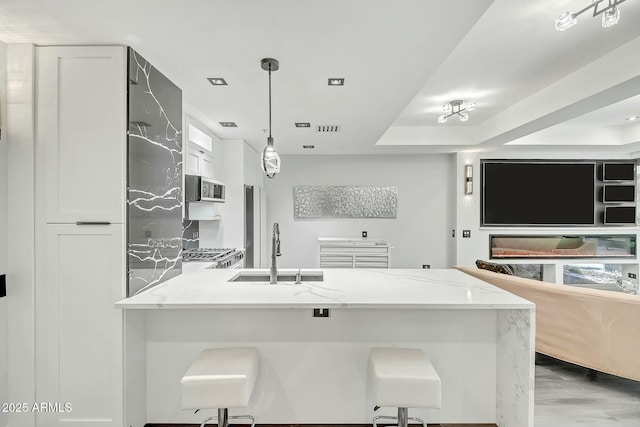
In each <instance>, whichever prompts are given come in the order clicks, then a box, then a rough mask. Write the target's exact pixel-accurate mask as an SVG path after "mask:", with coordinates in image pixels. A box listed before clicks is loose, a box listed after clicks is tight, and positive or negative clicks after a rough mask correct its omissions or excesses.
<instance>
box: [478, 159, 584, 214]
mask: <svg viewBox="0 0 640 427" xmlns="http://www.w3.org/2000/svg"><path fill="white" fill-rule="evenodd" d="M481 179H482V202H481V203H482V209H481V212H482V213H481V223H482V225H485V226H572V225H574V226H583V225H594V224H595V199H596V197H595V179H596V164H595V162H593V163H589V162H575V163H570V162H544V161H528V162H526V161H521V162H514V161H502V160H501V161H485V162H483V163H482V177H481Z"/></svg>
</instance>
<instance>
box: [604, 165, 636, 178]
mask: <svg viewBox="0 0 640 427" xmlns="http://www.w3.org/2000/svg"><path fill="white" fill-rule="evenodd" d="M635 174H636V168H635V165H634V164H633V163H604V164H603V165H602V180H603V181H633V180H634V179H636V175H635Z"/></svg>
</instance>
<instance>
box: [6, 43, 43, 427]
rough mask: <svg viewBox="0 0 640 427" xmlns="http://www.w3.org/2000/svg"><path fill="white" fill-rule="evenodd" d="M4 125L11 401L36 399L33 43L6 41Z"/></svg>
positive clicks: (17, 420) (22, 420)
mask: <svg viewBox="0 0 640 427" xmlns="http://www.w3.org/2000/svg"><path fill="white" fill-rule="evenodd" d="M7 64H8V66H7V97H6V100H7V101H6V104H5V105H6V109H5V114H6V118H7V120H6V126H5V125H3V127H4V128H6V130H7V132H6V134H5V132H4V129H3V137H5V136H6V138H7V139H6V142H7V143H8V144H7V153H8V154H7V176H8V182H10V183H11V185H9V186H8V188H7V199H8V203H7V207H8V209H7V211H8V213H7V224H8V225H7V242H10V243H9V245H10V247H11V251H9V252H8V253H7V284H8V285H7V287H8V288H9V289H8V290H7V293H8V294H9V295H8V297H7V298H6V300H7V301H6V304H7V308H8V310H7V312H8V319H9V320H8V331H7V341H8V343H9V345H8V348H9V351H8V366H10V368H11V369H10V370H9V374H10V375H9V378H8V384H9V386H8V390H9V398H8V401H9V402H35V401H36V393H35V372H34V366H35V347H34V343H35V305H36V298H35V291H34V264H33V260H34V258H35V246H34V241H35V230H34V224H35V219H34V206H35V200H34V191H33V189H34V188H35V187H34V185H35V184H34V177H35V165H34V159H35V157H34V152H35V128H34V83H33V82H34V66H35V63H34V46H33V45H29V44H9V45H7ZM8 417H9V425H11V426H12V427H13V426H33V425H34V424H35V414H33V413H26V414H25V413H10V414H9V415H8Z"/></svg>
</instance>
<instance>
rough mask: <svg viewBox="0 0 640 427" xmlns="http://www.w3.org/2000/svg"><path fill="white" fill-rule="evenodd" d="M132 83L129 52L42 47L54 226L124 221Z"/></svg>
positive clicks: (41, 109)
mask: <svg viewBox="0 0 640 427" xmlns="http://www.w3.org/2000/svg"><path fill="white" fill-rule="evenodd" d="M126 83H127V79H126V49H125V48H124V47H118V46H101V47H42V48H37V64H36V94H37V103H36V105H37V107H36V108H37V110H36V120H37V122H36V127H37V130H38V131H37V133H36V135H37V136H36V137H37V144H38V146H39V147H42V148H43V150H44V152H43V153H40V154H41V155H42V159H43V160H44V161H43V164H42V165H41V166H42V168H39V169H37V170H36V173H38V172H41V173H42V174H43V175H44V177H43V178H44V179H41V180H40V181H39V182H40V184H41V185H43V186H44V188H45V190H46V191H45V192H44V194H45V197H46V201H45V202H46V222H48V223H72V222H76V221H108V222H112V223H123V222H124V216H125V186H124V184H123V183H124V182H125V167H126V162H125V155H126V154H125V148H126V120H127V115H126Z"/></svg>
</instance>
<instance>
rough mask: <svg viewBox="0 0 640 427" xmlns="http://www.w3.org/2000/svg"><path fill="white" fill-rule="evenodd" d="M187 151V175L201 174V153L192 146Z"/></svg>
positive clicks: (185, 171)
mask: <svg viewBox="0 0 640 427" xmlns="http://www.w3.org/2000/svg"><path fill="white" fill-rule="evenodd" d="M185 151H186V152H185V168H184V173H185V175H200V153H198V152H197V151H193V150H191V149H190V148H187V149H186V150H185Z"/></svg>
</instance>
